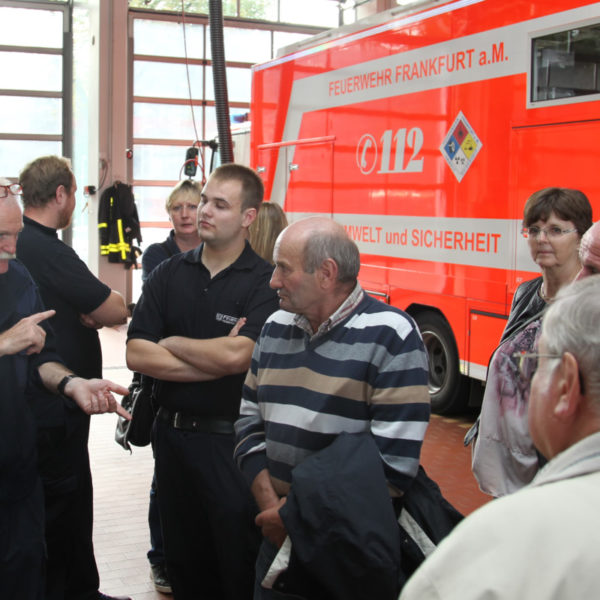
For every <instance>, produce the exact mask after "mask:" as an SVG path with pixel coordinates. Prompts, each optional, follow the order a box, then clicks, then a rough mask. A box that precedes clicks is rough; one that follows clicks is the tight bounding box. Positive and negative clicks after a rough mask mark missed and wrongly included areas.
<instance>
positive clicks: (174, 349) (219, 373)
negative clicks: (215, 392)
mask: <svg viewBox="0 0 600 600" xmlns="http://www.w3.org/2000/svg"><path fill="white" fill-rule="evenodd" d="M245 322H246V319H244V318H241V319H239V320H238V322H237V323H236V324H235V326H234V327H233V329H232V330H231V332H230V333H229V335H228V336H225V337H217V338H210V339H195V338H187V337H182V336H170V337H166V338H163V339H162V340H160V341H159V342H151V341H149V340H145V339H140V338H133V339H130V340H128V342H127V366H128V367H129V368H130V369H131V370H133V371H139V372H140V373H143V374H144V375H149V376H150V377H154V378H155V379H161V380H163V381H177V382H194V381H210V380H213V379H218V378H220V377H224V376H225V375H233V374H235V373H243V372H244V371H247V370H248V368H249V367H250V359H251V358H252V350H253V348H254V341H253V340H252V339H250V338H248V337H246V336H243V335H239V336H238V332H239V330H240V329H241V328H242V327H243V326H244V324H245Z"/></svg>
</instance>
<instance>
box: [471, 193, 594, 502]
mask: <svg viewBox="0 0 600 600" xmlns="http://www.w3.org/2000/svg"><path fill="white" fill-rule="evenodd" d="M591 225H592V207H591V205H590V202H589V200H588V199H587V197H586V195H585V194H584V193H582V192H580V191H579V190H573V189H568V188H546V189H543V190H539V191H537V192H535V193H534V194H532V195H531V196H530V197H529V199H528V200H527V202H526V203H525V208H524V213H523V229H522V231H521V232H522V234H523V237H524V238H525V239H526V240H527V244H528V246H529V251H530V253H531V257H532V258H533V260H534V262H535V263H536V264H537V265H538V266H539V268H540V269H541V272H542V274H541V276H540V277H536V278H534V279H532V280H530V281H526V282H524V283H522V284H521V285H520V286H519V287H518V288H517V291H516V292H515V295H514V298H513V303H512V306H511V310H510V314H509V316H508V322H507V324H506V327H505V329H504V333H503V334H502V338H501V339H500V345H499V346H498V348H496V350H495V351H494V354H493V355H492V358H491V360H490V364H489V366H488V373H487V383H486V388H485V393H484V397H483V404H482V407H481V414H480V417H479V419H478V421H477V423H476V424H475V425H474V426H473V428H472V429H471V431H469V433H468V434H467V437H466V438H465V443H469V442H470V441H471V440H474V445H473V456H472V468H473V474H474V475H475V478H476V479H477V481H478V483H479V487H480V488H481V490H482V491H483V492H485V493H487V494H490V495H492V496H495V497H497V496H502V495H505V494H508V493H511V492H514V491H516V490H518V489H520V488H521V487H523V486H525V485H526V484H527V483H529V482H530V481H531V480H532V479H533V477H534V475H535V474H536V473H537V471H538V469H539V468H540V466H541V465H542V464H543V463H544V462H545V459H544V457H542V456H541V455H540V454H539V453H538V452H537V451H536V449H535V447H534V445H533V442H532V441H531V437H530V435H529V429H528V423H527V404H528V400H529V387H530V381H531V377H532V376H533V371H534V370H535V366H536V363H535V361H532V360H522V359H521V358H520V357H521V356H522V355H524V354H527V355H528V356H530V355H531V353H534V352H535V350H536V348H537V339H538V337H539V333H540V324H541V317H542V314H543V312H544V310H545V308H546V307H547V305H548V304H549V303H550V302H552V300H553V299H554V297H555V295H556V293H557V292H558V290H559V289H560V288H562V287H564V286H566V285H569V284H570V283H571V282H572V281H573V280H574V279H575V277H576V276H577V273H578V272H579V270H580V269H581V264H580V262H579V242H580V240H581V237H582V235H583V234H584V233H585V232H586V231H587V229H589V228H590V227H591Z"/></svg>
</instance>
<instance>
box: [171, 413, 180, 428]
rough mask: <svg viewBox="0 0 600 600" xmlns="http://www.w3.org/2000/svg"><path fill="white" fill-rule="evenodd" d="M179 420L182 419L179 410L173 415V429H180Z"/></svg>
mask: <svg viewBox="0 0 600 600" xmlns="http://www.w3.org/2000/svg"><path fill="white" fill-rule="evenodd" d="M181 420H182V415H181V413H180V412H176V413H175V414H174V415H173V427H175V429H181Z"/></svg>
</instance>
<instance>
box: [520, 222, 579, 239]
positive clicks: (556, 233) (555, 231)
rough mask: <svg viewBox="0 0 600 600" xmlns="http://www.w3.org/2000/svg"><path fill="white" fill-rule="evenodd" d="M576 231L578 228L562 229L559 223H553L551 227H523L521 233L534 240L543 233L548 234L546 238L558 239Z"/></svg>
mask: <svg viewBox="0 0 600 600" xmlns="http://www.w3.org/2000/svg"><path fill="white" fill-rule="evenodd" d="M574 231H577V229H575V228H574V229H561V228H560V227H559V226H558V225H551V226H550V227H523V229H521V235H522V236H523V237H524V238H533V239H534V240H537V238H539V237H540V235H541V234H542V233H543V234H544V235H545V236H546V239H549V240H556V239H558V238H559V237H562V236H563V235H565V234H566V233H573V232H574Z"/></svg>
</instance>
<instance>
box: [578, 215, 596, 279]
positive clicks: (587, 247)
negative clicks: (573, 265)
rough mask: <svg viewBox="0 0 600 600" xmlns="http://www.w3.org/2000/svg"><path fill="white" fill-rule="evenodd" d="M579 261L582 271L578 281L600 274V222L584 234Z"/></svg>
mask: <svg viewBox="0 0 600 600" xmlns="http://www.w3.org/2000/svg"><path fill="white" fill-rule="evenodd" d="M579 260H580V261H581V271H579V275H577V279H583V278H584V277H589V276H590V275H595V274H597V273H600V221H598V222H597V223H594V225H592V226H591V227H590V228H589V229H588V230H587V231H586V232H585V233H584V234H583V237H582V238H581V242H580V245H579Z"/></svg>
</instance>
